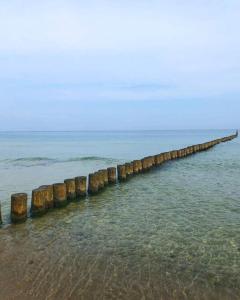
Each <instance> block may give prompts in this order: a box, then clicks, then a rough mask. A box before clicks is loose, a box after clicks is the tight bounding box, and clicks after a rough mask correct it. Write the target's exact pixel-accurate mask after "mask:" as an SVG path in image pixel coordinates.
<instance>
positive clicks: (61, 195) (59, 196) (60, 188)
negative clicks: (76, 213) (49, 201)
mask: <svg viewBox="0 0 240 300" xmlns="http://www.w3.org/2000/svg"><path fill="white" fill-rule="evenodd" d="M53 201H54V206H55V207H57V208H60V207H64V206H66V205H67V189H66V184H65V183H55V184H54V185H53Z"/></svg>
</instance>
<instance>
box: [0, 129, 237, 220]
mask: <svg viewBox="0 0 240 300" xmlns="http://www.w3.org/2000/svg"><path fill="white" fill-rule="evenodd" d="M237 136H238V131H237V132H236V134H234V135H230V136H227V137H223V138H219V139H216V140H213V141H210V142H206V143H202V144H197V145H192V146H189V147H186V148H182V149H179V150H172V151H168V152H164V153H160V154H156V155H152V156H147V157H144V158H142V159H138V160H134V161H132V162H127V163H125V164H121V165H117V167H109V168H107V169H101V170H98V171H96V172H94V173H91V174H89V176H88V179H87V177H86V176H79V177H75V178H70V179H66V180H64V182H60V183H54V184H52V185H43V186H40V187H38V188H35V189H34V190H33V191H32V198H31V209H30V216H31V217H38V216H42V215H44V214H46V213H47V212H48V211H49V210H50V209H53V208H60V207H65V206H66V205H68V204H69V203H70V202H71V201H75V200H77V199H80V198H84V197H86V196H87V195H88V194H89V195H95V194H97V193H99V192H100V191H101V190H103V189H105V188H106V187H107V186H109V185H111V184H115V183H117V182H119V183H121V182H124V181H127V180H129V179H130V178H131V177H132V176H136V175H137V174H141V173H145V172H148V171H150V170H151V169H153V168H156V167H159V166H161V165H162V164H163V163H164V162H167V161H170V160H176V159H181V158H184V157H187V156H190V155H194V154H195V153H198V152H202V151H206V150H208V149H210V148H212V147H214V146H216V145H218V144H219V143H224V142H227V141H231V140H232V139H234V138H236V137H237ZM27 198H28V195H27V194H26V193H17V194H13V195H11V222H12V223H21V222H25V221H26V220H27V216H28V206H27V201H28V199H27ZM1 223H2V217H1V205H0V224H1Z"/></svg>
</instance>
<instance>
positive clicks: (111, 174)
mask: <svg viewBox="0 0 240 300" xmlns="http://www.w3.org/2000/svg"><path fill="white" fill-rule="evenodd" d="M107 172H108V182H109V184H114V183H116V182H117V177H116V168H114V167H110V168H107Z"/></svg>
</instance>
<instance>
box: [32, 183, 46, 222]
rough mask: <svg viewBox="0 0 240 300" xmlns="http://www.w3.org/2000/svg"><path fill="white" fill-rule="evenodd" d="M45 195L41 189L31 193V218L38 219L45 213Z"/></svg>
mask: <svg viewBox="0 0 240 300" xmlns="http://www.w3.org/2000/svg"><path fill="white" fill-rule="evenodd" d="M45 200H46V198H45V195H44V190H43V189H42V188H37V189H34V190H33V191H32V203H31V216H32V217H40V216H42V215H44V214H45V212H46V205H45Z"/></svg>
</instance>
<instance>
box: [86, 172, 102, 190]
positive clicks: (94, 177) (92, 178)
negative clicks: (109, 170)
mask: <svg viewBox="0 0 240 300" xmlns="http://www.w3.org/2000/svg"><path fill="white" fill-rule="evenodd" d="M98 186H99V184H98V174H97V173H91V174H89V176H88V193H89V194H90V195H94V194H97V192H98V188H99V187H98Z"/></svg>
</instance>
